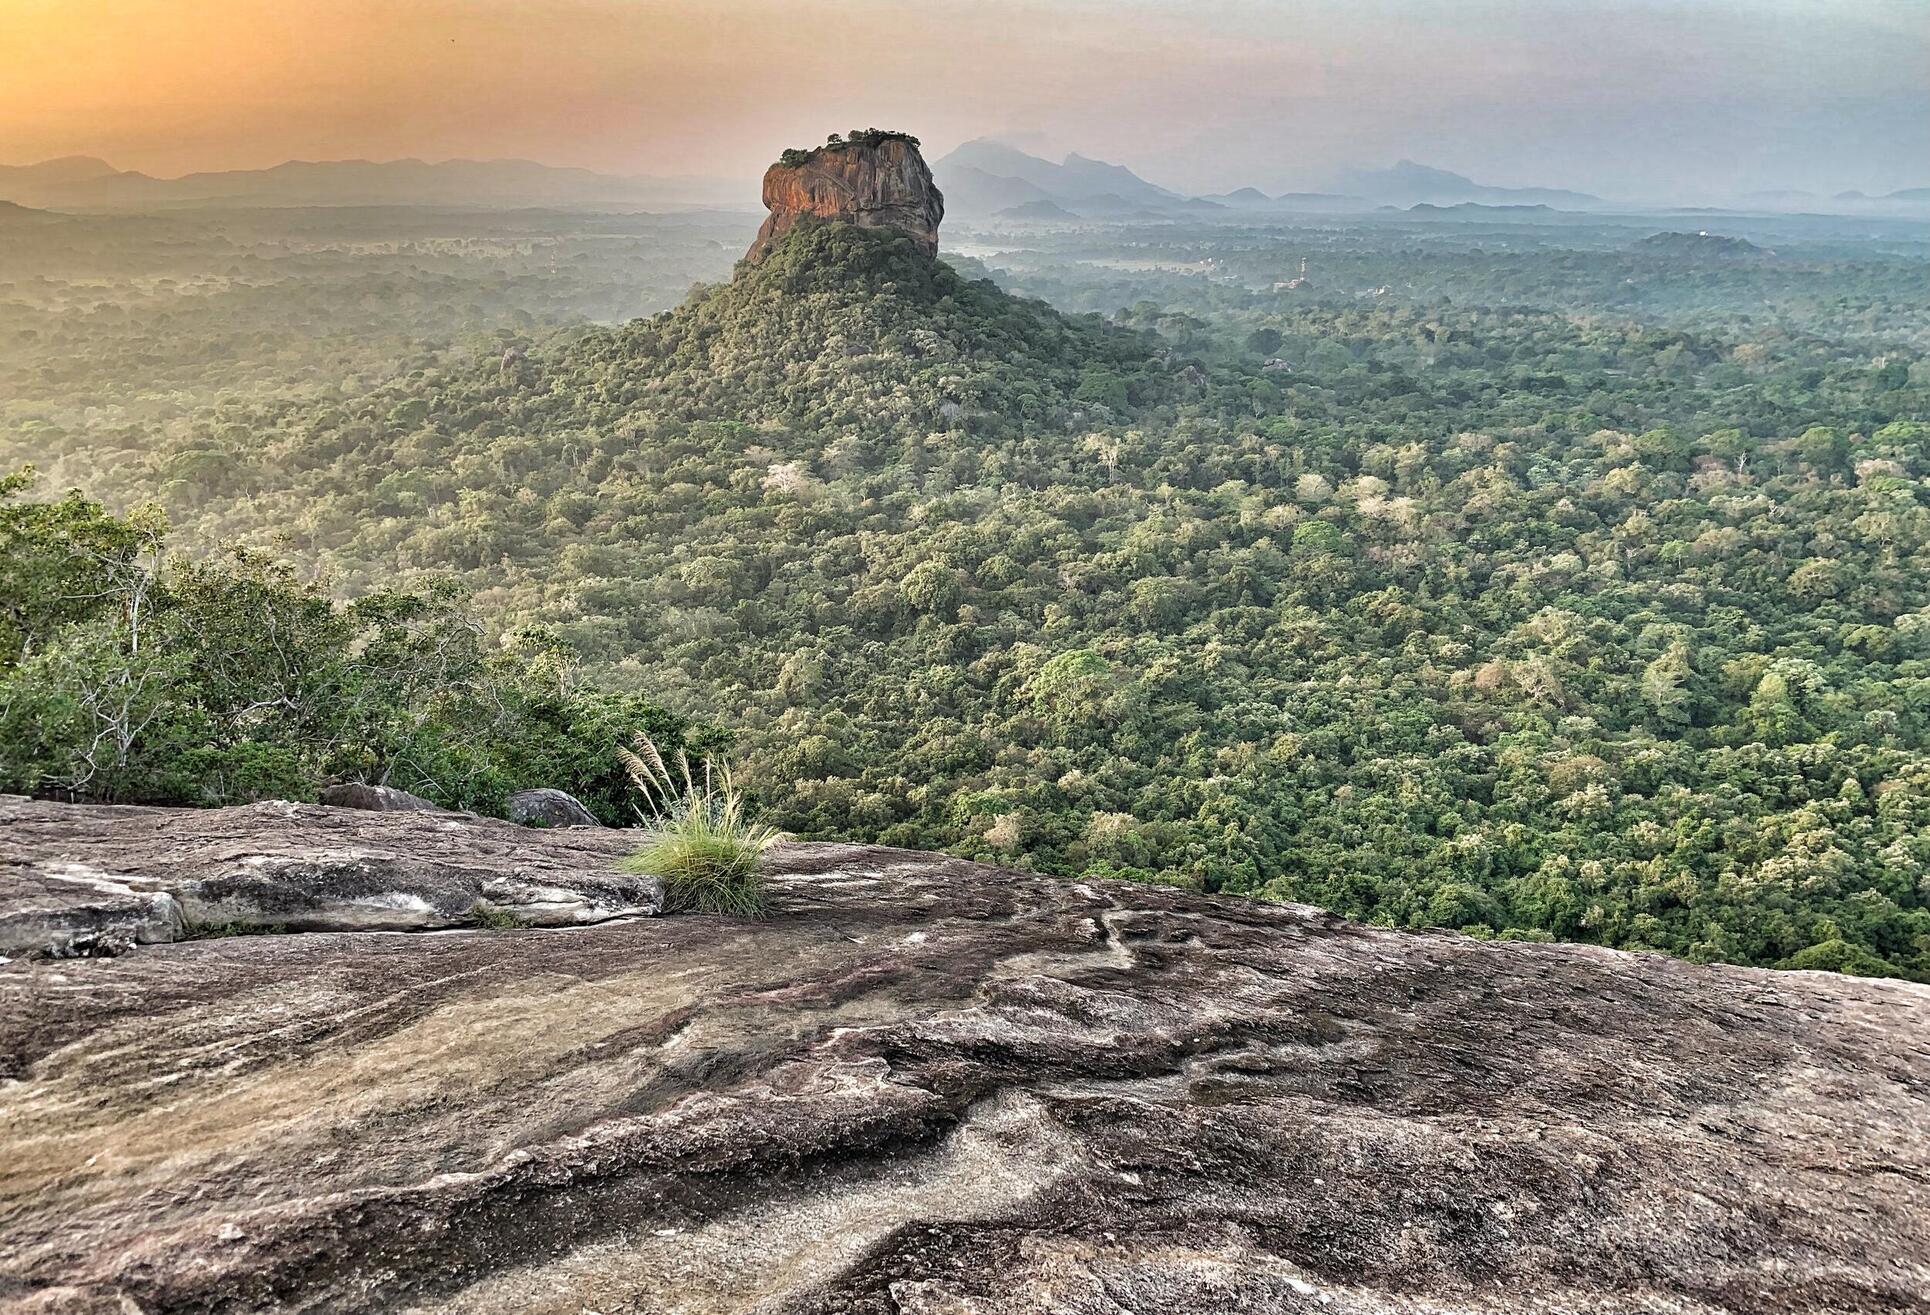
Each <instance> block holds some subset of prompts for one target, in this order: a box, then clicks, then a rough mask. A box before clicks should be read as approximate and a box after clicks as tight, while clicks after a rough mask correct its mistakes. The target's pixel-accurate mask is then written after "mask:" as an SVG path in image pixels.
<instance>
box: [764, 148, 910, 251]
mask: <svg viewBox="0 0 1930 1315" xmlns="http://www.w3.org/2000/svg"><path fill="white" fill-rule="evenodd" d="M764 205H765V208H766V209H768V210H769V211H770V212H771V213H770V214H769V216H767V217H766V218H765V220H764V226H763V227H762V228H760V229H758V230H757V240H756V241H755V242H753V243H751V249H750V250H749V251H748V252H746V253H745V256H744V258H745V259H746V260H762V259H763V258H764V256H765V255H766V254H767V253H768V252H769V251H770V249H771V248H772V247H773V246H774V245H775V244H776V243H777V242H778V240H779V239H780V238H782V237H783V236H784V235H785V234H786V233H788V232H790V231H791V229H792V228H793V227H794V226H796V224H797V223H798V222H799V220H801V219H804V218H806V217H807V216H808V217H813V218H817V219H827V220H843V221H844V222H846V223H851V224H858V225H860V226H862V227H865V228H895V229H897V230H898V231H900V232H902V233H905V234H907V235H909V236H910V237H911V239H912V240H913V241H914V242H916V243H917V244H918V246H919V248H920V249H921V250H923V251H924V253H925V254H926V255H928V256H930V255H936V254H937V253H938V225H939V221H941V220H942V219H944V217H945V198H944V197H943V196H942V195H941V194H940V193H939V190H938V188H937V187H936V186H934V185H933V183H932V178H931V170H930V169H928V168H927V167H926V166H925V158H924V157H923V156H922V155H920V154H919V153H918V143H917V142H916V141H915V140H914V139H912V138H910V137H904V136H895V135H892V134H877V135H872V134H866V135H864V136H862V137H859V138H854V139H853V140H851V141H848V142H839V143H833V144H831V145H828V146H820V147H819V148H818V149H817V150H815V151H809V152H786V158H785V159H784V160H780V161H778V163H776V164H774V165H772V166H771V167H770V168H769V169H768V170H766V171H765V173H764Z"/></svg>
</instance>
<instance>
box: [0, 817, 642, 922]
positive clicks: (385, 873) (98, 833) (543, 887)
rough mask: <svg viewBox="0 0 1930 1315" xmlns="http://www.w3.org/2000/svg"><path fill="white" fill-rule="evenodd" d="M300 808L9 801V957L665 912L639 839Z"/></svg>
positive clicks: (5, 858) (3, 829)
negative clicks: (622, 864) (265, 935)
mask: <svg viewBox="0 0 1930 1315" xmlns="http://www.w3.org/2000/svg"><path fill="white" fill-rule="evenodd" d="M535 834H537V833H535V832H531V831H529V830H527V829H525V828H523V827H519V826H514V825H512V824H510V823H508V822H498V821H493V820H491V819H488V818H482V817H474V816H471V815H469V814H465V813H445V812H440V811H438V812H434V813H425V812H418V811H413V810H410V811H404V812H399V813H372V812H366V811H362V810H358V809H343V808H317V807H314V806H312V805H303V804H251V805H249V806H248V807H246V808H224V809H219V810H212V811H198V810H192V809H172V808H76V807H72V806H69V805H63V804H47V803H33V802H29V801H24V800H23V801H19V802H10V803H9V802H0V956H5V957H7V958H75V957H92V956H101V955H112V954H120V953H124V952H125V951H127V950H129V949H131V948H133V947H134V946H136V945H151V944H155V943H158V942H165V941H175V940H184V939H191V938H193V937H196V936H207V935H210V934H220V935H231V934H235V933H240V932H258V931H268V930H274V931H291V932H292V931H421V930H427V929H433V928H438V927H461V926H474V925H476V924H477V923H478V922H516V923H519V924H524V925H528V926H545V927H552V926H569V925H572V924H575V923H583V922H598V921H602V920H603V919H606V918H616V917H626V916H635V915H639V914H651V913H655V912H657V911H658V910H659V909H660V908H661V907H662V903H663V888H662V885H661V883H659V882H658V881H657V880H656V879H655V878H652V877H632V876H625V875H623V874H621V873H619V872H617V871H616V863H617V860H618V859H619V858H621V857H622V856H623V854H625V853H626V852H627V851H628V850H629V849H630V848H631V847H633V846H634V845H635V843H636V837H635V835H634V834H632V835H630V836H628V837H625V836H623V834H622V833H621V832H617V831H605V832H604V833H603V834H602V835H601V836H597V835H594V834H591V833H587V832H576V833H572V834H571V835H569V836H567V837H565V836H558V837H556V838H555V839H553V840H548V841H546V842H545V843H543V844H541V845H531V844H530V843H529V841H530V838H531V837H532V836H533V835H535Z"/></svg>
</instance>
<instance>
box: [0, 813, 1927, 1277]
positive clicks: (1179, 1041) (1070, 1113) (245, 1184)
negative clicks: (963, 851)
mask: <svg viewBox="0 0 1930 1315" xmlns="http://www.w3.org/2000/svg"><path fill="white" fill-rule="evenodd" d="M35 807H36V808H39V809H45V808H48V807H50V806H46V805H36V806H35ZM66 811H67V812H68V813H69V814H70V816H69V817H68V818H67V819H66V820H65V821H62V820H61V819H60V818H59V817H57V816H54V815H46V816H44V817H42V818H41V819H39V820H38V821H37V822H36V826H37V827H39V828H40V830H39V832H38V834H39V839H38V840H37V841H36V844H38V845H41V846H45V845H49V844H53V843H55V836H56V835H57V834H59V833H60V832H61V828H63V827H64V828H66V830H65V836H66V839H65V840H64V841H62V842H59V843H62V844H64V846H65V852H68V853H70V854H72V855H73V858H72V859H71V860H70V861H73V862H76V863H85V864H88V865H90V866H92V867H96V868H101V869H108V868H111V867H112V866H113V863H112V861H111V858H110V857H109V855H108V854H106V853H101V852H93V851H94V850H95V849H96V847H97V846H100V845H105V844H107V843H109V842H108V841H105V840H103V839H102V838H101V837H102V836H103V835H104V834H105V833H109V832H112V831H113V830H114V826H113V824H111V823H110V824H103V823H99V822H97V821H95V820H93V819H92V818H91V816H90V815H88V814H85V813H83V811H82V810H66ZM93 811H94V812H95V813H100V812H107V811H110V810H93ZM142 811H145V810H142ZM240 811H242V812H245V813H247V814H248V817H247V819H246V825H247V826H248V827H249V828H251V829H252V830H253V831H254V833H255V835H256V836H257V840H256V842H255V843H256V844H259V843H260V841H259V836H260V831H261V827H262V826H263V825H264V824H265V820H266V818H267V817H268V816H269V814H265V813H261V812H259V811H257V810H240ZM229 816H232V814H211V815H208V817H209V818H210V821H209V822H208V823H207V824H206V825H208V826H211V827H212V826H219V825H221V821H220V819H222V818H224V817H229ZM362 816H364V817H367V816H368V815H362ZM384 820H386V821H388V822H390V823H391V824H394V823H396V822H397V821H412V822H416V823H419V824H426V825H427V826H430V827H433V826H434V825H435V821H436V819H422V818H402V819H397V818H387V819H384ZM15 825H18V823H17V822H10V823H9V826H15ZM311 825H312V824H311V823H310V822H309V821H308V820H307V819H305V818H304V817H303V816H302V815H301V813H300V811H299V810H297V812H295V813H292V814H290V815H289V816H288V820H287V827H288V832H287V835H288V843H289V845H290V846H291V847H292V846H295V845H298V844H302V843H308V841H307V840H305V839H304V837H305V836H309V835H311V834H312V832H311V830H310V828H311ZM450 834H452V835H453V834H455V833H450ZM610 834H611V833H607V832H606V833H598V832H595V831H587V830H586V831H580V832H570V831H562V832H542V831H538V832H525V833H522V834H521V835H519V836H518V837H517V839H518V842H519V844H520V845H521V846H522V847H521V848H518V849H515V850H514V851H513V854H516V855H525V854H527V855H540V856H541V859H540V861H541V862H543V863H546V864H548V865H550V867H549V870H550V871H552V872H555V871H562V870H570V869H574V870H576V871H578V872H580V873H582V874H583V876H584V879H586V880H587V879H588V876H589V875H590V874H592V873H596V872H601V871H604V870H605V868H604V866H603V865H604V864H605V862H606V860H607V859H608V857H609V854H608V852H606V851H605V850H600V849H599V848H598V847H597V846H598V845H599V844H600V843H605V842H607V840H608V838H609V836H610ZM433 837H434V833H433V832H432V831H429V830H425V831H424V832H423V833H422V837H421V839H422V840H423V842H424V846H425V848H426V846H427V842H428V841H429V840H431V839H433ZM509 853H510V851H506V857H505V858H504V863H505V866H506V871H505V875H506V876H507V875H509V874H508V871H507V868H509V867H510V866H513V865H514V864H517V863H522V862H525V861H535V860H524V859H519V858H513V857H509V856H507V855H508V854H509ZM774 866H775V869H776V875H775V878H774V880H775V884H776V896H775V911H774V913H773V915H772V916H771V917H770V918H769V919H768V920H766V921H763V922H756V923H752V922H741V921H734V920H728V919H720V918H707V917H696V916H689V917H675V918H654V919H638V920H631V921H625V922H613V923H605V924H601V925H596V926H587V927H575V928H569V929H562V930H509V931H473V932H454V933H448V934H443V935H434V936H383V935H369V934H315V935H285V936H254V937H245V938H235V939H226V940H213V941H201V942H193V943H183V944H170V945H156V946H149V947H144V948H141V949H139V950H136V951H134V952H133V953H131V954H128V955H125V956H123V957H120V958H116V959H107V960H92V961H57V962H49V961H43V962H35V963H27V962H16V963H13V964H10V965H7V966H6V967H5V968H4V969H0V1056H4V1059H0V1066H4V1067H3V1070H0V1129H4V1138H5V1144H6V1150H7V1154H6V1155H4V1156H0V1308H4V1309H5V1310H8V1311H35V1312H49V1311H62V1312H66V1311H74V1312H96V1311H100V1312H109V1311H111V1312H126V1311H146V1312H162V1311H260V1310H302V1311H376V1310H380V1311H403V1312H409V1311H417V1312H426V1311H464V1312H558V1313H561V1312H571V1313H577V1312H584V1311H599V1312H605V1313H606V1315H608V1313H610V1312H618V1311H622V1312H632V1313H638V1312H642V1313H652V1312H663V1313H665V1315H668V1313H670V1312H683V1313H694V1312H724V1311H750V1310H757V1311H770V1312H796V1313H803V1312H824V1313H829V1312H866V1313H871V1312H876V1313H877V1315H887V1313H891V1315H971V1313H978V1315H1047V1313H1048V1312H1050V1313H1052V1315H1120V1313H1121V1312H1132V1313H1133V1315H1159V1313H1171V1315H1191V1313H1198V1315H1209V1313H1210V1315H1223V1313H1225V1312H1269V1313H1271V1312H1286V1313H1289V1315H1292V1313H1295V1312H1307V1313H1311V1312H1330V1313H1341V1315H1346V1313H1358V1315H1366V1313H1368V1312H1373V1313H1375V1315H1383V1313H1387V1315H1391V1313H1393V1312H1401V1313H1402V1315H1418V1313H1423V1312H1434V1313H1441V1312H1481V1313H1483V1315H1518V1313H1519V1312H1527V1311H1544V1312H1601V1313H1604V1315H1606V1313H1607V1312H1615V1313H1616V1315H1627V1313H1629V1312H1653V1313H1656V1315H1660V1313H1661V1312H1671V1313H1674V1315H1707V1313H1709V1312H1750V1313H1752V1315H1753V1313H1760V1315H1768V1313H1769V1312H1789V1311H1813V1312H1838V1313H1850V1312H1879V1311H1881V1312H1903V1311H1918V1310H1924V1309H1927V1308H1930V991H1926V990H1925V989H1924V988H1920V987H1915V986H1910V985H1904V984H1896V983H1884V982H1872V981H1862V980H1856V979H1850V978H1839V977H1829V976H1822V975H1817V974H1783V975H1779V974H1773V973H1768V972H1757V971H1748V970H1741V969H1724V968H1700V967H1695V966H1692V965H1689V964H1684V963H1678V962H1674V961H1671V960H1666V959H1661V958H1655V957H1648V956H1634V955H1626V954H1617V953H1611V952H1607V951H1598V950H1593V949H1588V948H1582V947H1574V946H1542V945H1524V944H1491V943H1482V942H1476V941H1470V940H1465V939H1462V938H1459V937H1455V936H1448V935H1404V934H1400V933H1394V932H1388V931H1381V930H1374V929H1368V928H1362V927H1358V926H1353V925H1349V924H1347V923H1344V922H1341V921H1339V920H1337V919H1333V918H1330V917H1326V916H1323V915H1321V914H1318V913H1315V912H1313V911H1310V910H1307V909H1304V908H1296V907H1279V906H1267V905H1259V904H1252V903H1246V902H1241V901H1233V900H1214V899H1209V898H1204V897H1198V896H1191V895H1186V894H1182V893H1178V892H1172V891H1166V890H1161V889H1154V888H1145V887H1136V886H1129V885H1116V884H1074V883H1059V882H1054V881H1050V880H1046V879H1041V878H1036V877H1031V876H1027V875H1023V874H1016V873H1010V872H1001V871H997V870H994V869H989V868H984V867H979V866H975V865H972V864H969V863H964V862H960V861H956V860H950V859H944V858H939V857H934V856H931V855H922V854H912V853H906V852H902V851H894V850H886V849H875V848H861V847H850V846H837V845H792V846H788V847H785V848H782V849H780V850H778V851H776V853H775V856H774Z"/></svg>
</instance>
